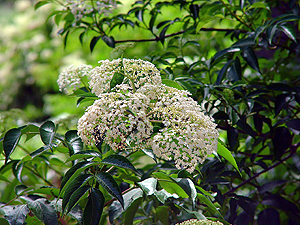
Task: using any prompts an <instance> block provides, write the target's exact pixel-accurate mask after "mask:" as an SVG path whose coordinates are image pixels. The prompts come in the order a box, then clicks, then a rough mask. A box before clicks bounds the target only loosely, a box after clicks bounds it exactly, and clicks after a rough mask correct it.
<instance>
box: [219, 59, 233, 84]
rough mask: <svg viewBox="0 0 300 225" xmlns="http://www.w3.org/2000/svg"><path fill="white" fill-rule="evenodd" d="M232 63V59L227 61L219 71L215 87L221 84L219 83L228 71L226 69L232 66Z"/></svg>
mask: <svg viewBox="0 0 300 225" xmlns="http://www.w3.org/2000/svg"><path fill="white" fill-rule="evenodd" d="M232 62H233V59H231V60H229V61H228V62H227V63H226V64H225V65H224V66H223V67H222V69H221V70H220V72H219V74H218V77H217V80H216V83H215V84H216V85H220V84H221V81H222V80H223V78H224V76H225V74H226V73H227V71H228V68H229V67H230V66H231V65H232Z"/></svg>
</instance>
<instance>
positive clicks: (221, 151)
mask: <svg viewBox="0 0 300 225" xmlns="http://www.w3.org/2000/svg"><path fill="white" fill-rule="evenodd" d="M217 153H218V154H219V155H220V156H222V157H223V158H224V159H226V160H227V161H228V162H230V163H231V165H233V167H234V168H235V169H236V170H237V171H238V172H239V174H240V175H241V176H242V174H241V173H240V170H239V168H238V166H237V164H236V161H235V159H234V158H233V156H232V154H231V153H230V151H229V150H228V149H227V148H226V147H225V146H224V145H223V143H222V141H221V140H219V142H218V148H217Z"/></svg>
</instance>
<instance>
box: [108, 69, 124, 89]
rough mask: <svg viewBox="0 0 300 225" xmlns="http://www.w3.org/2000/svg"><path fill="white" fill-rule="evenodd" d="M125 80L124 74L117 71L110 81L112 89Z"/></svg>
mask: <svg viewBox="0 0 300 225" xmlns="http://www.w3.org/2000/svg"><path fill="white" fill-rule="evenodd" d="M123 80H124V75H123V74H122V73H118V72H115V73H114V75H113V77H112V79H111V81H110V84H109V85H110V90H112V89H113V88H114V87H115V86H117V85H118V84H122V82H123Z"/></svg>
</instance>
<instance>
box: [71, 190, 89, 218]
mask: <svg viewBox="0 0 300 225" xmlns="http://www.w3.org/2000/svg"><path fill="white" fill-rule="evenodd" d="M90 188H91V186H88V185H85V186H81V187H79V188H78V189H76V190H75V191H74V192H73V193H72V195H71V197H70V200H69V204H68V210H67V213H69V212H70V211H71V210H72V209H73V207H74V206H75V205H76V204H77V203H78V202H79V201H80V199H81V198H82V197H83V196H84V195H85V193H86V192H87V191H88V190H89V189H90Z"/></svg>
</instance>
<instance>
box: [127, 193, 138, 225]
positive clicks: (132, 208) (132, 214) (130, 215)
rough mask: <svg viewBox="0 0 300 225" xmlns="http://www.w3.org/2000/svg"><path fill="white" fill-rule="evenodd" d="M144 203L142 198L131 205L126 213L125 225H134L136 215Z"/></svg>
mask: <svg viewBox="0 0 300 225" xmlns="http://www.w3.org/2000/svg"><path fill="white" fill-rule="evenodd" d="M141 203H142V198H138V199H137V200H135V201H134V202H132V203H131V204H130V206H129V207H128V208H127V209H126V212H125V213H124V225H132V224H133V220H134V217H135V214H136V212H137V210H138V208H139V206H140V205H141Z"/></svg>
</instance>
